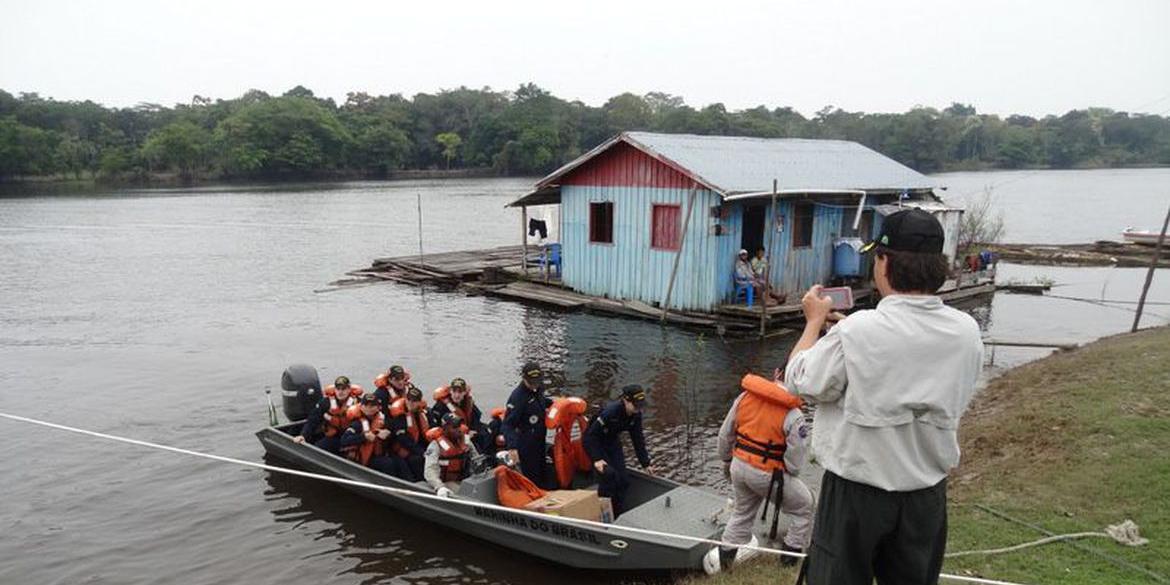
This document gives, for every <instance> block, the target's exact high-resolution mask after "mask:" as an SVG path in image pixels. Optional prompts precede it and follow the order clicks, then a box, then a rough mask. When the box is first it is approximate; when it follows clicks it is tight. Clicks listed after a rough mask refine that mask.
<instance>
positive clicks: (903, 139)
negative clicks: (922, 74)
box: [0, 84, 1170, 179]
mask: <svg viewBox="0 0 1170 585" xmlns="http://www.w3.org/2000/svg"><path fill="white" fill-rule="evenodd" d="M624 130H651V131H659V132H688V133H695V134H727V135H742V136H761V137H799V138H837V139H846V140H854V141H857V142H860V143H862V144H865V145H866V146H869V147H870V148H873V149H875V150H877V151H879V152H881V153H883V154H886V155H887V156H890V157H892V158H894V159H896V160H898V161H900V162H902V163H905V164H907V165H909V166H911V167H913V168H915V169H917V170H919V171H922V172H934V171H939V170H945V169H955V168H989V167H996V168H1021V167H1053V168H1075V167H1098V166H1125V165H1168V164H1170V118H1167V117H1165V116H1156V115H1141V114H1127V113H1125V112H1115V111H1112V110H1108V109H1104V108H1089V109H1085V110H1073V111H1070V112H1068V113H1066V114H1064V115H1063V116H1047V117H1044V118H1042V119H1035V118H1030V117H1027V116H1009V117H1007V118H1006V119H1005V118H1000V117H999V116H996V115H987V114H979V113H977V112H976V111H975V108H973V107H971V106H968V105H963V104H952V105H951V106H950V107H948V108H946V109H943V110H941V111H940V110H936V109H934V108H915V109H913V110H910V111H909V112H906V113H903V114H865V113H861V112H847V111H844V110H841V109H837V108H832V107H827V108H825V109H823V110H821V111H819V112H817V113H816V115H815V116H814V117H812V118H806V117H804V116H802V115H801V114H800V113H799V112H796V111H795V110H793V109H791V108H776V109H771V110H769V109H768V108H766V107H764V106H759V107H756V108H752V109H747V110H742V111H736V112H728V111H727V109H726V108H724V107H723V105H722V104H712V105H709V106H706V107H704V108H702V109H695V108H692V107H690V106H688V105H686V104H685V103H684V102H683V100H682V98H679V97H677V96H672V95H668V94H664V93H658V92H654V93H649V94H646V95H645V96H638V95H634V94H630V93H624V94H621V95H618V96H615V97H613V98H612V99H610V100H609V101H608V102H606V103H605V104H604V105H602V106H601V107H592V106H588V105H585V104H583V103H581V102H577V101H573V102H569V101H565V100H562V99H560V98H557V97H555V96H553V95H551V94H550V93H548V92H547V91H544V90H543V89H541V88H539V87H537V86H535V85H532V84H527V85H523V86H521V87H519V88H518V89H517V90H516V91H511V92H497V91H492V90H490V89H486V88H485V89H482V90H475V89H467V88H459V89H455V90H448V91H441V92H439V93H437V94H418V95H416V96H414V97H413V98H412V99H407V98H404V97H402V96H400V95H389V96H371V95H369V94H366V93H360V92H359V93H350V94H349V95H348V96H347V99H346V100H345V102H344V103H342V104H340V105H338V104H336V103H335V102H334V101H333V100H332V99H320V98H317V97H316V96H315V95H313V92H312V91H310V90H308V89H306V88H304V87H301V86H297V87H295V88H293V89H291V90H289V91H288V92H286V93H285V94H284V95H281V96H270V95H268V94H266V93H264V92H262V91H257V90H252V91H249V92H248V93H246V94H244V95H243V96H241V97H239V98H236V99H232V100H214V101H213V100H210V99H207V98H203V97H200V96H195V98H194V99H192V100H191V103H190V104H178V105H176V106H174V107H173V108H166V107H162V106H159V105H155V104H140V105H138V106H135V107H132V108H106V107H103V106H101V105H99V104H95V103H93V102H89V101H85V102H61V101H56V100H53V99H46V98H42V97H40V96H38V95H37V94H29V93H22V94H20V95H19V96H18V97H14V96H13V95H11V94H9V93H6V92H4V91H0V178H9V177H22V176H65V177H69V176H72V177H82V176H85V175H87V174H88V175H90V176H104V177H121V178H134V177H146V176H149V175H150V174H152V173H158V172H175V173H177V174H178V175H179V176H180V177H182V178H184V179H192V178H198V177H209V176H222V177H240V178H280V177H296V178H301V177H308V176H386V175H387V174H390V173H392V172H393V171H395V170H398V169H439V168H455V169H458V168H481V169H483V168H487V169H492V170H493V171H494V172H496V173H499V174H508V175H520V174H543V173H546V172H548V171H550V170H552V169H554V168H556V167H557V166H559V165H561V164H563V163H565V162H567V161H569V160H571V159H573V158H574V157H576V156H578V155H580V154H581V153H582V152H585V151H587V150H588V149H590V148H592V147H593V146H596V145H597V144H599V143H601V142H602V141H603V140H605V139H606V138H608V137H610V136H612V135H614V134H616V133H618V132H621V131H624Z"/></svg>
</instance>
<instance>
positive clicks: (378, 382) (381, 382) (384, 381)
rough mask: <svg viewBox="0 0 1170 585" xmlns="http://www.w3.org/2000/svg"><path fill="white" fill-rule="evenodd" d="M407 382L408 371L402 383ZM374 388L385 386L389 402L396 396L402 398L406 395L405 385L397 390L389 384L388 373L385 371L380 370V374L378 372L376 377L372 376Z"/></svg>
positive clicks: (408, 377) (408, 380) (408, 379)
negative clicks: (388, 394) (388, 393)
mask: <svg viewBox="0 0 1170 585" xmlns="http://www.w3.org/2000/svg"><path fill="white" fill-rule="evenodd" d="M408 382H410V372H407V373H406V378H405V380H404V382H403V383H408ZM374 388H385V389H387V390H389V391H390V401H391V402H393V401H394V400H395V399H396V398H402V397H404V396H406V388H405V387H403V389H402V390H399V389H397V388H395V387H393V386H391V385H390V374H387V373H386V372H382V373H381V374H378V377H377V378H374Z"/></svg>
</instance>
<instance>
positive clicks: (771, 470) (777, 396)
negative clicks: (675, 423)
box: [703, 370, 816, 573]
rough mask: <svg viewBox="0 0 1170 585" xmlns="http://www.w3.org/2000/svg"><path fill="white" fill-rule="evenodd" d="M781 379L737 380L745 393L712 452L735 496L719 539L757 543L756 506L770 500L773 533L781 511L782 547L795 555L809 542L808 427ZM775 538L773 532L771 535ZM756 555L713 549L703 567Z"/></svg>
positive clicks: (789, 561)
mask: <svg viewBox="0 0 1170 585" xmlns="http://www.w3.org/2000/svg"><path fill="white" fill-rule="evenodd" d="M780 375H781V374H780V372H779V370H777V371H776V373H775V375H774V378H773V379H772V380H768V379H766V378H763V377H760V376H755V375H752V374H748V375H746V376H744V377H743V380H742V381H741V382H740V386H741V388H742V389H743V392H741V393H740V395H739V396H738V397H736V399H735V401H734V402H732V404H731V409H730V410H728V412H727V416H726V417H724V419H723V424H722V426H720V428H719V439H718V444H717V448H716V452H717V454H718V455H719V458H720V460H722V461H723V462H724V463H723V465H724V467H723V475H724V477H726V478H728V479H729V480H730V481H731V492H732V495H733V496H734V504H732V511H731V517H730V518H728V519H727V526H726V527H725V528H724V529H723V541H724V542H728V543H731V544H749V545H753V546H756V545H758V544H759V542H758V539H757V538H756V536H755V535H754V534H752V526H753V525H754V523H755V518H756V512H757V511H758V510H759V509H760V504H764V505H765V507H766V506H767V505H769V504H768V503H765V502H768V501H769V499H772V502H770V503H774V504H775V506H776V509H775V511H774V512H773V516H772V530H773V531H775V530H776V526H777V520H778V514H779V512H783V513H784V514H785V515H786V516H788V517H790V518H791V519H792V524H791V525H790V527H789V528H788V531H787V532H786V533H785V534H784V540H783V544H782V547H781V548H782V549H783V550H786V551H789V552H796V553H799V552H803V550H804V548H805V546H807V544H808V539H809V535H810V534H811V532H812V524H813V515H814V513H815V511H816V510H815V508H814V506H813V497H812V492H811V491H809V489H808V486H807V485H805V483H804V482H803V481H801V480H800V478H799V476H800V470H801V467H803V466H804V459H805V457H804V454H805V440H806V438H807V437H808V434H809V426H808V421H807V420H806V419H805V416H804V413H803V412H802V411H801V406H803V402H802V401H801V400H800V398H797V397H796V396H794V395H793V394H791V393H789V392H788V390H787V389H786V388H785V387H784V386H783V385H782V384H781V383H780ZM766 511H767V510H766V509H765V512H766ZM775 536H776V535H775V532H773V533H772V534H771V537H772V538H775ZM756 554H757V551H755V550H751V549H737V548H723V547H714V548H712V549H711V550H710V551H709V552H708V553H707V556H706V557H704V559H703V569H704V570H706V571H707V572H708V573H717V572H719V571H720V570H723V569H726V568H729V567H730V566H731V565H732V563H739V562H742V561H744V560H747V559H748V558H751V557H753V556H755V555H756ZM780 563H781V564H783V565H794V564H796V557H794V556H782V557H780Z"/></svg>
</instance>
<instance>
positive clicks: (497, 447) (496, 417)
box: [483, 406, 508, 467]
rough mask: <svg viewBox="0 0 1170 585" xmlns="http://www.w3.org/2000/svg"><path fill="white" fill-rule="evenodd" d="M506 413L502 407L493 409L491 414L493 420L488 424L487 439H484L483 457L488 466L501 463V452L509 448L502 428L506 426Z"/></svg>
mask: <svg viewBox="0 0 1170 585" xmlns="http://www.w3.org/2000/svg"><path fill="white" fill-rule="evenodd" d="M505 412H507V411H506V410H505V409H504V407H502V406H497V407H495V408H493V409H492V411H491V413H490V415H491V420H490V421H488V424H487V438H486V439H484V445H485V446H486V448H485V449H484V450H483V455H484V456H485V457H487V461H488V464H489V465H491V466H492V467H495V466H496V465H497V464H498V463H500V458H499V454H500V452H502V451H506V450H507V448H508V443H507V441H505V440H504V431H503V429H501V428H500V427H501V426H502V425H503V424H504V414H505Z"/></svg>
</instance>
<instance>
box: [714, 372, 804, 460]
mask: <svg viewBox="0 0 1170 585" xmlns="http://www.w3.org/2000/svg"><path fill="white" fill-rule="evenodd" d="M740 386H741V387H742V388H743V389H744V392H743V394H740V396H741V398H740V399H739V406H738V407H737V408H736V413H735V447H734V448H733V449H732V454H733V455H735V457H737V458H738V459H739V460H741V461H743V462H744V463H747V464H748V465H751V466H752V467H755V468H756V469H759V470H762V471H768V472H771V471H775V470H777V469H784V451H785V450H786V449H787V444H786V443H785V440H784V437H785V434H784V418H785V417H786V416H788V411H789V410H792V409H793V408H799V407H800V406H801V405H802V404H803V402H802V401H801V400H800V398H798V397H796V396H794V395H793V394H790V393H789V392H788V390H787V389H786V388H784V386H782V385H780V384H777V383H776V382H773V381H771V380H768V379H766V378H762V377H760V376H757V375H755V374H748V375H746V376H744V377H743V380H742V381H740Z"/></svg>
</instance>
